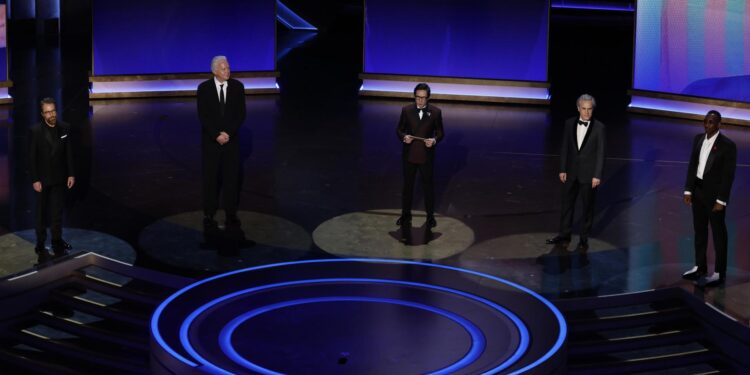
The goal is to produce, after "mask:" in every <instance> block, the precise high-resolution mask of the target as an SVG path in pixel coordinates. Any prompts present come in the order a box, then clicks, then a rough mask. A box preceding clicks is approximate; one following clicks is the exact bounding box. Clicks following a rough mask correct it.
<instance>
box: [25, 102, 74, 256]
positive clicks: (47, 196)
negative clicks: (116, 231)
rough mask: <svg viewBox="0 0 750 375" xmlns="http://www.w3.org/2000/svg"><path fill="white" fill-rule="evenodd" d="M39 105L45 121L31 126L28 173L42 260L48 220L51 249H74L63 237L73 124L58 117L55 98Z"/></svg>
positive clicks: (57, 251) (58, 253)
mask: <svg viewBox="0 0 750 375" xmlns="http://www.w3.org/2000/svg"><path fill="white" fill-rule="evenodd" d="M40 106H41V110H42V119H43V121H42V122H41V123H40V124H39V126H36V127H34V128H32V129H31V147H30V148H29V174H30V175H31V181H32V187H33V188H34V191H35V192H36V193H37V194H36V196H37V208H36V215H35V216H36V217H35V219H36V248H35V249H34V250H35V251H36V253H37V254H38V255H39V259H40V261H41V260H45V259H46V258H47V257H48V256H49V253H47V250H46V249H45V247H44V243H45V241H46V240H47V224H46V223H47V221H49V223H50V234H51V235H52V251H53V252H54V253H55V255H56V256H61V255H65V254H67V253H68V251H69V250H70V249H71V246H70V245H69V244H68V243H67V242H65V241H64V240H63V239H62V212H63V206H64V205H65V189H66V188H67V189H71V188H73V185H74V184H75V177H74V174H73V151H72V147H71V143H70V142H71V141H70V136H69V135H70V127H69V126H68V125H67V124H65V123H63V122H62V121H58V120H57V111H56V108H55V100H54V99H52V98H44V99H42V101H41V103H40Z"/></svg>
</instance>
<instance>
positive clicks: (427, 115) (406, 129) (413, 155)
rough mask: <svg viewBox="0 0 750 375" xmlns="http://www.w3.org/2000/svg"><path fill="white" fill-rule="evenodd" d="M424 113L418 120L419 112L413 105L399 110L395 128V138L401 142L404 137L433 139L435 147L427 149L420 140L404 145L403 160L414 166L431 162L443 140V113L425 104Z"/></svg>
mask: <svg viewBox="0 0 750 375" xmlns="http://www.w3.org/2000/svg"><path fill="white" fill-rule="evenodd" d="M425 109H426V111H425V112H423V114H422V119H421V120H420V119H419V110H418V109H417V106H416V105H415V104H409V105H406V106H404V107H403V108H401V118H399V120H398V126H397V127H396V136H398V140H399V141H401V142H403V139H404V136H405V135H407V134H408V135H412V136H415V137H422V138H435V141H436V143H435V145H433V146H432V147H430V148H428V147H427V146H425V144H424V142H423V141H421V140H414V141H412V143H411V144H406V143H404V147H403V158H404V159H405V160H408V161H410V162H412V163H415V164H422V163H426V162H431V161H432V159H433V158H434V155H435V148H436V146H437V143H440V141H441V140H442V139H443V136H444V132H443V112H442V111H441V110H440V108H438V107H435V106H434V105H432V104H427V107H426V108H425Z"/></svg>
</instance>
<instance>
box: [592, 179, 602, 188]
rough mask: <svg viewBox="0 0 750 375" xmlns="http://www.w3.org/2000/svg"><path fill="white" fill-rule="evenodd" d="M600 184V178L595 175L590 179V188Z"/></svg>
mask: <svg viewBox="0 0 750 375" xmlns="http://www.w3.org/2000/svg"><path fill="white" fill-rule="evenodd" d="M601 184H602V180H600V179H598V178H596V177H594V178H592V179H591V188H592V189H593V188H595V187H597V186H599V185H601Z"/></svg>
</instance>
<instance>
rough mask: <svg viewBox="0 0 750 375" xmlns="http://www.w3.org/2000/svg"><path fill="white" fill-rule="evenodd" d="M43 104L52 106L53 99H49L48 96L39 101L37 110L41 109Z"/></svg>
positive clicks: (53, 103)
mask: <svg viewBox="0 0 750 375" xmlns="http://www.w3.org/2000/svg"><path fill="white" fill-rule="evenodd" d="M45 104H52V105H55V99H52V98H50V97H49V96H48V97H46V98H44V99H42V100H41V101H40V102H39V108H42V107H43V106H44V105H45Z"/></svg>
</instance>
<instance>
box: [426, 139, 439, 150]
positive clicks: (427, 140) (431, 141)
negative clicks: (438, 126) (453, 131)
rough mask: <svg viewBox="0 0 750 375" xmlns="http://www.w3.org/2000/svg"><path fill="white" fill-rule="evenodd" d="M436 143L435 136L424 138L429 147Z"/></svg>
mask: <svg viewBox="0 0 750 375" xmlns="http://www.w3.org/2000/svg"><path fill="white" fill-rule="evenodd" d="M435 143H436V141H435V138H427V139H425V140H424V145H425V146H427V148H430V147H432V146H434V145H435Z"/></svg>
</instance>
